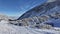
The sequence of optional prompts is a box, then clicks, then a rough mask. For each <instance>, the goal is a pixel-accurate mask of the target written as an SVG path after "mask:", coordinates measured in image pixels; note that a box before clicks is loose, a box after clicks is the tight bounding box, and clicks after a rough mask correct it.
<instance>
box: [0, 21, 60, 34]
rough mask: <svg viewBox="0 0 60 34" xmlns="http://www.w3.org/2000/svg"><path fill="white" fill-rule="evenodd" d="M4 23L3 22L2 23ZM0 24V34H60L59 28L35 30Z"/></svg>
mask: <svg viewBox="0 0 60 34" xmlns="http://www.w3.org/2000/svg"><path fill="white" fill-rule="evenodd" d="M3 22H5V21H3ZM3 22H0V34H60V28H54V29H35V28H30V27H23V26H15V25H11V24H8V23H3Z"/></svg>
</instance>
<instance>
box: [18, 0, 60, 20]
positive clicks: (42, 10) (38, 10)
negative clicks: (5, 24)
mask: <svg viewBox="0 0 60 34" xmlns="http://www.w3.org/2000/svg"><path fill="white" fill-rule="evenodd" d="M54 12H60V1H54V2H49V3H44V4H42V5H40V6H37V7H35V8H32V9H31V10H29V11H27V12H26V13H24V14H23V15H22V16H21V17H19V18H18V20H20V19H23V18H29V17H34V16H41V15H47V14H52V13H54Z"/></svg>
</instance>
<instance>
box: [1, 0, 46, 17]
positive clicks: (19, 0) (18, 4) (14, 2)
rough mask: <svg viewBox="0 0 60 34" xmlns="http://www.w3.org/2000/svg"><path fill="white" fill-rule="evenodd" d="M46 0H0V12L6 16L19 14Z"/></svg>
mask: <svg viewBox="0 0 60 34" xmlns="http://www.w3.org/2000/svg"><path fill="white" fill-rule="evenodd" d="M45 1H46V0H0V13H3V14H6V15H8V16H21V15H22V14H23V13H25V12H26V11H27V10H29V9H31V8H33V7H35V6H37V5H40V4H42V3H44V2H45Z"/></svg>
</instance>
